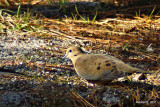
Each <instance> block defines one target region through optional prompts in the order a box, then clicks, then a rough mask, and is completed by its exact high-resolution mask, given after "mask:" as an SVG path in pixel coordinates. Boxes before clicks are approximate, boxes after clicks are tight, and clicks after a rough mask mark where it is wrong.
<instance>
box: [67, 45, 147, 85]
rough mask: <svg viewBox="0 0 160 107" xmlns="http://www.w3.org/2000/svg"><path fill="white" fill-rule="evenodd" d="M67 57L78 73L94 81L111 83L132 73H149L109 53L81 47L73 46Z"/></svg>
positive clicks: (68, 50) (69, 49)
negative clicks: (92, 52) (97, 52)
mask: <svg viewBox="0 0 160 107" xmlns="http://www.w3.org/2000/svg"><path fill="white" fill-rule="evenodd" d="M64 57H65V58H69V59H71V61H72V63H73V66H74V68H75V71H76V73H77V74H78V75H79V76H80V77H81V78H83V79H85V80H87V81H89V82H92V83H98V84H99V83H102V84H105V83H110V82H111V81H113V80H114V79H117V78H119V77H123V76H127V75H131V74H132V73H145V74H146V73H147V74H150V72H146V71H144V70H141V69H138V68H135V67H132V66H130V65H128V64H126V63H124V62H123V61H121V60H119V59H118V58H116V57H114V56H111V55H108V54H88V53H86V52H84V51H83V50H82V49H81V48H80V47H77V46H71V47H69V48H68V49H67V50H66V53H65V56H64Z"/></svg>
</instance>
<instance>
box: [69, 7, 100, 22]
mask: <svg viewBox="0 0 160 107" xmlns="http://www.w3.org/2000/svg"><path fill="white" fill-rule="evenodd" d="M75 11H76V13H77V15H78V16H79V17H80V18H81V19H82V20H83V21H84V23H86V24H87V23H88V22H90V19H89V17H87V20H86V19H85V18H84V17H83V16H82V15H80V14H79V12H78V9H77V6H76V5H75ZM72 17H73V19H76V17H75V16H74V15H73V13H72ZM96 17H97V12H96V14H95V15H94V17H93V19H92V21H91V22H92V23H94V22H95V20H96Z"/></svg>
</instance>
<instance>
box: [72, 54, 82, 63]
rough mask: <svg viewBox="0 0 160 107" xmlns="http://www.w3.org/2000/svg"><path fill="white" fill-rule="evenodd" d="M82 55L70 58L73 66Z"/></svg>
mask: <svg viewBox="0 0 160 107" xmlns="http://www.w3.org/2000/svg"><path fill="white" fill-rule="evenodd" d="M82 55H83V54H78V55H74V56H73V57H72V59H71V60H72V63H73V65H75V62H76V61H77V60H78V58H79V57H81V56H82Z"/></svg>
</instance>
